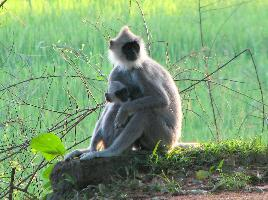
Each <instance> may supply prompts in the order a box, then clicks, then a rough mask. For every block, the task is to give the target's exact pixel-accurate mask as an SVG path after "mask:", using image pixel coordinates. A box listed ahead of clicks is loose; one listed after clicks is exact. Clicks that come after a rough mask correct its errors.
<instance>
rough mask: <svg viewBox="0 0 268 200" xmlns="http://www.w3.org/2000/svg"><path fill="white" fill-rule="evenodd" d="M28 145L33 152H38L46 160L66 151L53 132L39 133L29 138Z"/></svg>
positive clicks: (61, 154)
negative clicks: (29, 142)
mask: <svg viewBox="0 0 268 200" xmlns="http://www.w3.org/2000/svg"><path fill="white" fill-rule="evenodd" d="M30 146H31V148H32V151H33V152H40V153H41V154H42V155H43V156H44V157H45V159H46V160H48V161H50V160H52V159H53V158H55V157H56V156H63V155H64V153H65V152H66V149H65V147H64V145H63V143H62V142H61V140H60V138H59V137H58V136H56V135H55V134H53V133H43V134H40V135H39V136H37V137H35V138H33V139H32V140H31V144H30Z"/></svg>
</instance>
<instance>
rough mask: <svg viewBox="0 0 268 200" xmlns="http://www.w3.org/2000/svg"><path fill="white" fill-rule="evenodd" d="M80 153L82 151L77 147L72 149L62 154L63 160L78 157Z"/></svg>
mask: <svg viewBox="0 0 268 200" xmlns="http://www.w3.org/2000/svg"><path fill="white" fill-rule="evenodd" d="M82 154H83V151H81V150H79V149H77V150H74V151H72V152H71V153H68V154H67V155H65V156H64V161H67V160H71V159H73V158H75V157H79V156H80V155H82Z"/></svg>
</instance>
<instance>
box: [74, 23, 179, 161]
mask: <svg viewBox="0 0 268 200" xmlns="http://www.w3.org/2000/svg"><path fill="white" fill-rule="evenodd" d="M109 58H110V60H111V62H112V63H113V64H114V68H113V70H112V72H111V73H110V76H109V83H111V82H112V81H119V82H121V83H123V84H124V85H126V86H127V87H128V86H130V85H136V86H138V88H140V90H141V92H142V97H140V98H137V99H135V100H132V101H127V102H125V103H124V104H122V105H119V106H118V107H116V106H115V105H114V106H115V107H114V108H112V109H114V110H115V111H114V113H113V114H114V115H115V117H114V115H113V117H114V118H113V117H111V119H109V120H111V123H114V127H115V128H116V129H119V128H122V131H121V132H120V134H119V135H118V137H116V138H115V139H114V141H113V142H112V144H111V145H110V146H109V147H108V148H106V149H104V150H102V151H96V150H95V149H94V148H89V150H87V151H84V152H82V153H83V154H82V155H81V156H80V159H81V160H88V159H92V158H95V157H110V156H117V155H120V154H122V153H123V152H125V151H126V150H128V149H129V148H130V147H131V146H132V145H133V144H134V143H135V142H136V141H139V143H140V145H141V146H142V148H144V149H147V150H152V149H153V148H154V147H155V145H156V144H157V143H158V142H159V141H161V143H160V144H161V145H162V146H164V147H166V148H172V147H173V146H175V145H176V144H177V141H178V140H179V138H180V136H181V125H182V108H181V99H180V95H179V92H178V88H177V87H176V84H175V82H174V81H173V79H172V77H171V75H170V74H169V72H168V71H167V70H165V69H164V67H162V66H161V65H160V64H158V63H157V62H156V61H154V60H153V59H152V58H150V57H149V56H148V55H147V52H146V49H145V45H144V42H143V40H142V39H141V38H140V37H139V36H137V35H135V34H134V33H132V32H131V31H130V29H129V28H128V27H127V26H125V27H123V28H122V29H121V31H120V32H119V34H118V35H117V36H116V37H115V38H114V39H112V40H110V46H109ZM107 107H108V106H107ZM107 109H108V108H106V107H105V110H104V112H107ZM129 116H131V118H130V119H129ZM103 121H104V119H103V118H100V120H99V121H98V123H97V125H96V128H97V129H98V126H100V125H101V123H103ZM96 128H95V131H96V130H97V129H96ZM95 135H96V134H95ZM95 140H96V137H93V138H92V141H91V144H92V143H93V144H94V142H95ZM93 146H94V145H93ZM91 147H92V145H91ZM78 151H79V150H78ZM71 154H72V153H71ZM69 157H70V158H71V157H72V155H71V156H69Z"/></svg>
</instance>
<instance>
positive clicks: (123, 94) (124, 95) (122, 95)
mask: <svg viewBox="0 0 268 200" xmlns="http://www.w3.org/2000/svg"><path fill="white" fill-rule="evenodd" d="M115 96H116V97H117V98H118V99H120V100H121V101H122V102H125V101H127V100H128V98H129V92H128V90H127V88H123V89H121V90H117V91H116V92H115Z"/></svg>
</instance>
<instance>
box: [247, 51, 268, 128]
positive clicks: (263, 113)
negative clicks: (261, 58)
mask: <svg viewBox="0 0 268 200" xmlns="http://www.w3.org/2000/svg"><path fill="white" fill-rule="evenodd" d="M248 52H249V55H250V57H251V60H252V63H253V66H254V69H255V73H256V76H257V81H258V84H259V90H260V92H261V101H262V116H263V118H262V132H263V131H264V120H265V108H264V97H263V90H262V85H261V81H260V77H259V74H258V70H257V65H256V63H255V60H254V57H253V55H252V52H251V50H250V49H248Z"/></svg>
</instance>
